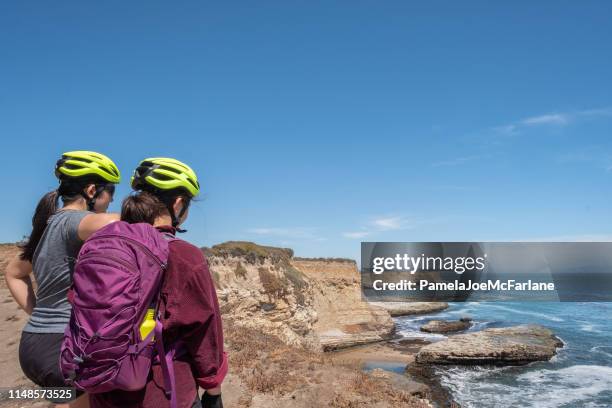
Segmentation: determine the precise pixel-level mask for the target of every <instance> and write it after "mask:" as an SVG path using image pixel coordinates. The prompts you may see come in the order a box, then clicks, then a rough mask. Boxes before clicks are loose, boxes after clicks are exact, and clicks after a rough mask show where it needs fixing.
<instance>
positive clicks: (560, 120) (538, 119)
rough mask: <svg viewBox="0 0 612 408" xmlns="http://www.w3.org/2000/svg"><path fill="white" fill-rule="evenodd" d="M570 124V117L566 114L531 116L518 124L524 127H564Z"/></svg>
mask: <svg viewBox="0 0 612 408" xmlns="http://www.w3.org/2000/svg"><path fill="white" fill-rule="evenodd" d="M569 122H570V115H569V114H567V113H550V114H547V115H540V116H533V117H530V118H526V119H523V120H522V121H521V122H520V123H521V124H523V125H526V126H538V125H559V126H565V125H567V124H568V123H569Z"/></svg>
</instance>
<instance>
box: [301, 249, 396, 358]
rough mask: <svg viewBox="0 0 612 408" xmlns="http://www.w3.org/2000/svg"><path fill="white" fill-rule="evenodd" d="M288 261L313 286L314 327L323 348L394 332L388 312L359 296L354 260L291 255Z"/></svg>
mask: <svg viewBox="0 0 612 408" xmlns="http://www.w3.org/2000/svg"><path fill="white" fill-rule="evenodd" d="M291 264H292V265H294V266H295V268H296V269H298V270H300V271H302V272H303V273H304V275H305V276H306V277H307V278H308V280H309V282H310V284H311V286H312V288H313V291H312V295H313V308H314V310H315V312H316V314H317V320H316V322H315V323H314V327H313V330H314V332H315V334H316V337H317V339H318V341H319V344H320V346H321V347H322V348H323V349H324V350H333V349H338V348H343V347H348V346H353V345H357V344H364V343H371V342H374V341H380V340H384V339H387V338H389V337H390V336H391V335H392V334H393V331H394V328H395V326H394V324H393V320H392V319H391V316H390V314H389V312H388V311H386V310H384V309H383V308H379V307H375V306H372V305H370V304H369V303H368V302H366V301H364V300H362V298H361V289H360V280H359V271H358V270H357V264H356V263H355V261H352V260H316V259H313V260H309V259H294V260H292V261H291Z"/></svg>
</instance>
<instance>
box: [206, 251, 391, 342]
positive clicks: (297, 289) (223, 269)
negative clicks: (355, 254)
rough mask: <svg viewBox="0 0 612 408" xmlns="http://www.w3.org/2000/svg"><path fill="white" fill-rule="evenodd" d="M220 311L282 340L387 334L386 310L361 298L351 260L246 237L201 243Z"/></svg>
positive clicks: (353, 339)
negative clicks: (299, 253) (307, 254)
mask: <svg viewBox="0 0 612 408" xmlns="http://www.w3.org/2000/svg"><path fill="white" fill-rule="evenodd" d="M204 252H205V254H206V255H207V257H208V261H209V264H210V269H211V273H212V274H213V277H214V279H215V282H216V285H217V294H218V297H219V303H220V307H221V311H222V313H223V314H224V315H225V316H227V317H228V318H231V319H232V320H233V321H235V322H237V323H238V324H241V325H243V326H245V327H249V328H257V329H260V330H262V329H263V330H264V331H265V332H267V333H271V334H275V335H276V336H278V337H279V338H280V339H282V340H283V341H284V342H286V343H287V344H291V345H297V346H301V347H306V348H308V349H312V350H320V349H322V350H331V349H337V348H342V347H348V346H352V345H356V344H363V343H368V342H373V341H379V340H383V339H385V338H388V337H389V336H390V335H391V334H392V332H393V330H394V325H393V321H392V319H391V317H390V315H389V313H388V312H387V311H386V310H384V309H382V308H378V307H373V306H370V305H369V304H368V303H367V302H365V301H363V300H362V299H361V292H360V288H359V274H358V271H357V265H356V263H355V262H354V261H352V260H346V259H306V258H294V257H293V252H292V251H291V250H290V249H282V248H273V247H264V246H261V245H256V244H253V243H250V242H227V243H223V244H220V245H215V246H213V247H212V248H205V249H204Z"/></svg>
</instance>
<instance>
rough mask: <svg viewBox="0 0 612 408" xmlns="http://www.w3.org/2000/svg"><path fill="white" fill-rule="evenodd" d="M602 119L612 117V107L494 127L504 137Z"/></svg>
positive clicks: (547, 115)
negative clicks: (534, 128) (543, 127)
mask: <svg viewBox="0 0 612 408" xmlns="http://www.w3.org/2000/svg"><path fill="white" fill-rule="evenodd" d="M600 117H612V106H607V107H603V108H595V109H584V110H580V111H573V112H553V113H546V114H543V115H537V116H530V117H528V118H524V119H521V120H518V121H516V122H512V123H508V124H505V125H501V126H495V127H493V131H495V133H497V134H500V135H504V136H513V135H516V134H519V133H520V131H521V130H523V129H527V128H531V127H536V126H540V127H541V126H556V127H563V126H567V125H569V124H570V123H573V122H577V121H580V120H593V119H596V118H600Z"/></svg>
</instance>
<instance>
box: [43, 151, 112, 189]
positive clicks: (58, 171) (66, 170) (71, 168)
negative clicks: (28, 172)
mask: <svg viewBox="0 0 612 408" xmlns="http://www.w3.org/2000/svg"><path fill="white" fill-rule="evenodd" d="M55 176H56V177H57V178H58V179H60V180H65V179H70V178H80V177H91V176H93V177H99V178H101V179H103V180H105V181H107V182H109V183H113V184H117V183H119V182H120V181H121V174H120V173H119V169H118V168H117V166H116V165H115V163H113V161H112V160H111V159H109V158H108V157H107V156H105V155H103V154H101V153H96V152H89V151H84V150H77V151H73V152H66V153H64V154H62V158H61V159H59V160H58V161H57V163H56V165H55Z"/></svg>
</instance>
